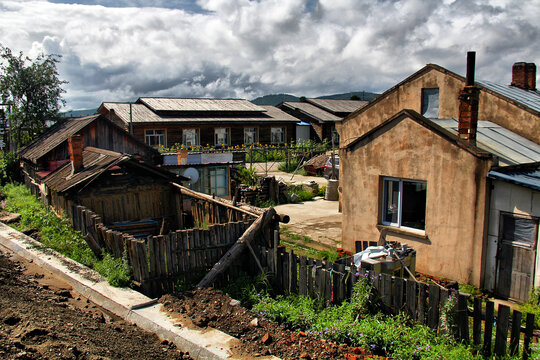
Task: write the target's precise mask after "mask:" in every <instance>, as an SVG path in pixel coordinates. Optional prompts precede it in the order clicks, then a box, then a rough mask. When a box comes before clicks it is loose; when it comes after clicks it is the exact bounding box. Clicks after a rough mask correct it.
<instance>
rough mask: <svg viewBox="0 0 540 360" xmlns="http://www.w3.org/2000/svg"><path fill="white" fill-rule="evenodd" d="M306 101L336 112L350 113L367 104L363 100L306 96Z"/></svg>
mask: <svg viewBox="0 0 540 360" xmlns="http://www.w3.org/2000/svg"><path fill="white" fill-rule="evenodd" d="M306 101H307V102H308V103H311V104H313V105H315V106H317V107H320V108H321V109H323V110H326V111H329V112H331V113H333V114H336V113H352V112H353V111H355V110H356V109H358V108H360V107H362V106H364V105H365V104H367V103H368V102H367V101H364V100H342V99H314V98H307V99H306Z"/></svg>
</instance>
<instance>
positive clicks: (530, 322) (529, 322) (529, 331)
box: [523, 313, 534, 360]
mask: <svg viewBox="0 0 540 360" xmlns="http://www.w3.org/2000/svg"><path fill="white" fill-rule="evenodd" d="M533 330H534V314H530V313H527V318H526V320H525V334H524V335H523V360H528V359H529V358H530V357H531V340H532V338H533Z"/></svg>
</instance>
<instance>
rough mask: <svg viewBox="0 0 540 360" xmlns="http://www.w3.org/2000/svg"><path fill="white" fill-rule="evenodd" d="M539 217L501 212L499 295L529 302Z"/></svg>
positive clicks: (498, 252) (497, 287)
mask: <svg viewBox="0 0 540 360" xmlns="http://www.w3.org/2000/svg"><path fill="white" fill-rule="evenodd" d="M537 238H538V219H537V218H530V217H523V216H518V215H515V214H509V213H503V214H501V222H500V227H499V245H498V249H497V284H496V289H495V290H496V293H497V295H499V296H501V297H504V298H510V299H516V300H520V301H526V300H527V299H528V297H529V291H530V289H531V287H532V285H533V277H534V264H535V259H536V239H537Z"/></svg>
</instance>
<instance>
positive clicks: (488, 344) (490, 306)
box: [483, 301, 495, 357]
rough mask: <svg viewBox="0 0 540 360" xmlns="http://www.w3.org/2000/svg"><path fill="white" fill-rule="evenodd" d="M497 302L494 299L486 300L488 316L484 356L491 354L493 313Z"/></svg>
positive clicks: (485, 324) (485, 328) (485, 325)
mask: <svg viewBox="0 0 540 360" xmlns="http://www.w3.org/2000/svg"><path fill="white" fill-rule="evenodd" d="M494 308H495V304H494V303H493V302H492V301H486V317H485V321H484V347H483V353H484V356H486V357H489V356H491V339H492V337H493V315H494Z"/></svg>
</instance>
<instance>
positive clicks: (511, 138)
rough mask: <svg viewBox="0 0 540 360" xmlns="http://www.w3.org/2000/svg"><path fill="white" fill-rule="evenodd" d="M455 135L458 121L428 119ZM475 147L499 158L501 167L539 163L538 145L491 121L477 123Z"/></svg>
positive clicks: (539, 149) (539, 152) (539, 147)
mask: <svg viewBox="0 0 540 360" xmlns="http://www.w3.org/2000/svg"><path fill="white" fill-rule="evenodd" d="M429 120H431V121H433V122H434V123H435V124H437V125H439V126H442V127H443V128H445V129H447V130H450V131H451V132H452V133H454V134H457V131H458V119H429ZM476 146H477V147H478V148H480V149H482V150H484V151H487V152H489V153H491V154H493V155H496V156H498V157H499V160H500V162H501V165H513V164H525V163H531V162H537V161H540V145H538V144H536V143H534V142H532V141H530V140H527V139H525V138H524V137H522V136H520V135H518V134H516V133H514V132H512V131H510V130H508V129H506V128H504V127H502V126H500V125H498V124H495V123H492V122H491V121H478V130H477V134H476Z"/></svg>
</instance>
